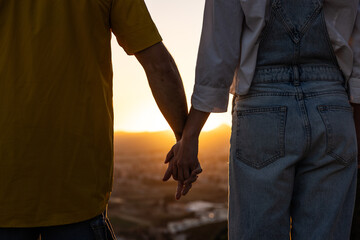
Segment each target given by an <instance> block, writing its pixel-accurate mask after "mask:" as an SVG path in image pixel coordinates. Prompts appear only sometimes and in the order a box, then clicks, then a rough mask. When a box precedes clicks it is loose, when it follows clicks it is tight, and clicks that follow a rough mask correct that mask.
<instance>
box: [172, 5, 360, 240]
mask: <svg viewBox="0 0 360 240" xmlns="http://www.w3.org/2000/svg"><path fill="white" fill-rule="evenodd" d="M232 115H233V125H232V136H231V150H230V163H229V185H230V191H229V238H230V240H238V239H246V240H248V239H260V240H264V239H270V240H281V239H289V232H290V219H292V230H291V236H292V239H294V240H317V239H319V240H330V239H337V240H346V239H349V236H350V228H351V221H352V216H353V209H354V202H355V189H356V176H357V162H356V158H357V141H356V137H357V136H356V131H355V125H354V117H353V111H352V107H351V105H350V103H349V99H348V94H347V82H346V81H345V78H344V76H343V73H342V71H341V69H340V67H339V64H338V62H337V58H336V56H335V54H334V51H333V48H332V45H331V42H330V39H329V34H328V32H327V27H326V23H325V19H324V12H323V1H320V0H319V1H318V0H312V1H311V0H297V1H295V0H293V1H288V0H273V1H271V13H270V19H269V21H268V23H267V25H266V27H265V28H264V30H263V31H262V35H261V37H260V38H259V51H258V56H257V62H256V71H255V76H254V78H253V81H252V83H251V87H250V90H249V92H248V93H247V94H246V95H235V97H234V101H233V111H232ZM199 116H200V115H198V117H197V113H196V110H194V109H192V110H191V112H190V115H189V119H188V123H187V124H186V126H185V129H184V135H183V140H182V141H181V142H180V143H178V144H177V145H175V147H174V149H173V153H174V155H175V160H176V161H178V163H177V167H178V168H181V167H182V166H185V167H184V168H186V166H190V165H189V164H188V165H186V164H183V162H185V161H186V159H185V157H184V155H185V153H186V152H191V153H192V152H195V153H194V154H197V151H196V150H194V148H195V147H196V148H197V142H194V146H192V147H191V144H190V143H188V140H187V138H188V136H189V134H188V132H191V130H188V129H191V128H193V129H195V130H194V131H193V132H195V135H196V134H198V133H199V132H200V130H199V129H201V127H202V125H203V124H204V122H205V121H206V118H207V116H208V114H207V115H206V114H205V115H202V116H200V117H199ZM190 135H191V134H190ZM177 152H180V153H177ZM169 156H172V154H170V155H169ZM176 161H175V162H176ZM194 162H195V161H194ZM181 164H183V165H181ZM194 167H196V166H195V165H194V166H190V169H191V170H193V169H194ZM173 175H176V176H175V177H178V179H180V180H181V176H180V175H181V173H176V171H175V172H173ZM185 175H186V174H185V173H184V176H183V178H184V179H192V180H188V182H185V190H183V191H184V192H185V193H186V192H187V191H188V190H189V188H190V187H191V182H193V181H195V180H196V177H195V176H196V174H194V171H193V174H192V175H191V176H190V178H189V176H185ZM179 189H180V191H181V190H182V187H181V184H180V187H179ZM178 192H179V191H178Z"/></svg>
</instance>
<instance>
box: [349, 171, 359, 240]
mask: <svg viewBox="0 0 360 240" xmlns="http://www.w3.org/2000/svg"><path fill="white" fill-rule="evenodd" d="M357 182H358V184H357V192H356V202H355V211H354V218H353V223H352V229H351V240H358V239H360V174H359V175H358V181H357Z"/></svg>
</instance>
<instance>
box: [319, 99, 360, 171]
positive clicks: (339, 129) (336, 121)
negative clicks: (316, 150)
mask: <svg viewBox="0 0 360 240" xmlns="http://www.w3.org/2000/svg"><path fill="white" fill-rule="evenodd" d="M317 108H318V111H319V113H320V116H321V118H322V120H323V122H324V124H325V127H326V153H327V154H328V155H330V156H332V157H333V158H334V159H336V160H337V161H338V162H339V163H341V164H343V165H348V164H350V163H351V162H353V161H354V160H355V159H356V156H357V145H356V131H355V124H354V115H353V111H352V108H351V107H347V106H334V105H321V106H318V107H317Z"/></svg>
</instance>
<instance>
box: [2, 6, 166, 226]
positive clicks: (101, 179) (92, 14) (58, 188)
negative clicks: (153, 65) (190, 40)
mask: <svg viewBox="0 0 360 240" xmlns="http://www.w3.org/2000/svg"><path fill="white" fill-rule="evenodd" d="M0 22H1V24H0V36H1V37H0V133H1V134H0V206H1V208H0V227H35V226H51V225H60V224H67V223H73V222H79V221H82V220H85V219H90V218H92V217H94V216H96V215H99V214H101V213H102V212H103V211H104V210H105V207H106V204H107V201H108V199H109V197H110V192H111V187H112V170H113V162H112V159H113V109H112V65H111V49H110V40H111V32H113V33H114V34H115V35H116V37H117V40H118V42H119V44H120V45H121V46H122V47H123V48H124V49H125V51H126V52H127V53H128V54H133V53H135V52H137V51H140V50H143V49H145V48H146V47H149V46H152V45H153V44H155V43H157V42H160V41H161V37H160V35H159V33H158V32H157V30H156V27H155V25H154V24H153V22H152V21H151V18H150V16H149V13H148V12H147V9H146V6H145V4H144V2H143V1H142V0H75V1H74V0H52V1H48V0H16V1H8V0H0Z"/></svg>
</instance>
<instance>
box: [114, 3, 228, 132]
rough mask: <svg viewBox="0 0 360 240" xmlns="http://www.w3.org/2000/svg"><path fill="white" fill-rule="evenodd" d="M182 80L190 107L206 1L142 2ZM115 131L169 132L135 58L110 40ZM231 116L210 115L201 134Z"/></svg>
mask: <svg viewBox="0 0 360 240" xmlns="http://www.w3.org/2000/svg"><path fill="white" fill-rule="evenodd" d="M145 2H146V4H147V6H148V9H149V11H150V14H151V16H152V18H153V20H154V22H155V24H156V25H157V27H158V29H159V32H160V34H161V36H162V38H163V40H164V44H165V45H166V47H167V48H168V49H169V51H170V53H171V54H172V55H173V57H174V59H175V61H176V63H177V65H178V68H179V70H180V73H181V75H182V78H183V82H184V87H185V92H186V95H187V100H188V104H189V107H190V98H191V93H192V89H193V85H194V78H195V64H196V57H197V49H198V46H199V40H200V33H201V27H202V18H203V11H204V3H205V0H182V1H178V0H145ZM112 54H113V68H114V115H115V123H114V125H115V126H114V127H115V131H128V132H129V131H130V132H140V131H161V130H168V129H170V127H169V125H168V124H167V123H166V121H165V120H164V118H163V117H162V115H161V113H160V111H159V110H158V108H157V106H156V103H155V101H154V99H153V97H152V95H151V91H150V88H149V86H148V83H147V79H146V75H145V73H144V71H143V69H142V67H141V65H140V64H139V63H138V62H137V60H136V58H135V57H134V56H127V55H126V54H125V52H124V51H123V50H122V48H121V47H119V46H118V44H117V42H116V39H115V37H114V36H113V38H112ZM230 122H231V114H230V112H229V111H228V112H227V113H221V114H220V113H216V114H215V113H214V114H212V115H210V118H209V120H208V122H207V123H206V125H205V127H204V130H211V129H213V128H215V127H217V126H219V125H221V124H223V123H226V124H230Z"/></svg>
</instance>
